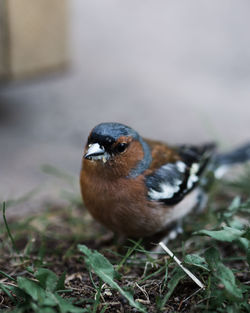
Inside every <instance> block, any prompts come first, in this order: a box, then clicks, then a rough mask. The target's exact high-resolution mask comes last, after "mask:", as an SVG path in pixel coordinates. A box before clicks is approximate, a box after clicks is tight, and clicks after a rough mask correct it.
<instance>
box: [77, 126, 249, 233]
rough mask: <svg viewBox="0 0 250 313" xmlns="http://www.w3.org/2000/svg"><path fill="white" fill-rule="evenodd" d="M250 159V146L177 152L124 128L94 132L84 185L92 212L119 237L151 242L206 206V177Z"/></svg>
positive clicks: (184, 147) (84, 166)
mask: <svg viewBox="0 0 250 313" xmlns="http://www.w3.org/2000/svg"><path fill="white" fill-rule="evenodd" d="M248 159H250V145H249V144H248V145H246V146H245V147H243V148H240V149H238V150H235V151H234V152H233V153H231V154H224V155H223V154H220V155H218V154H216V152H215V145H214V144H205V145H201V146H193V145H182V146H176V147H172V146H169V145H167V144H165V143H162V142H159V141H152V140H148V139H144V138H142V137H141V136H140V135H139V134H138V133H137V132H136V131H135V130H133V129H132V128H130V127H128V126H126V125H123V124H119V123H102V124H99V125H97V126H96V127H95V128H94V129H93V130H92V131H91V133H90V135H89V137H88V141H87V144H86V147H85V150H84V157H83V162H82V170H81V175H80V184H81V192H82V196H83V200H84V203H85V206H86V208H87V209H88V210H89V212H90V213H91V214H92V216H93V217H94V218H95V219H96V220H97V221H99V222H100V223H102V224H103V225H105V226H106V227H107V228H109V229H111V230H112V231H114V232H115V233H118V234H122V235H125V236H129V237H135V238H136V237H147V236H151V235H154V234H156V233H159V232H162V231H164V230H165V229H168V227H169V226H170V225H172V224H173V223H175V222H177V221H179V220H181V219H182V218H183V217H184V216H185V215H187V214H188V213H190V212H191V211H192V210H193V209H194V208H195V207H197V206H198V205H199V204H200V202H201V198H202V197H201V195H202V192H203V191H202V188H200V187H199V183H200V181H201V177H202V176H204V173H205V171H206V170H207V169H208V168H210V169H212V170H213V172H214V173H216V171H215V170H217V173H218V175H219V171H220V174H221V172H222V168H225V167H226V166H228V165H229V164H231V163H237V162H238V161H245V160H248Z"/></svg>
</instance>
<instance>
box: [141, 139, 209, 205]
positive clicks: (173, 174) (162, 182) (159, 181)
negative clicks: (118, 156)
mask: <svg viewBox="0 0 250 313" xmlns="http://www.w3.org/2000/svg"><path fill="white" fill-rule="evenodd" d="M214 150H215V145H214V144H207V145H203V146H199V147H197V146H188V145H185V146H180V147H177V148H175V152H176V154H177V155H178V159H177V160H176V161H174V162H173V161H172V162H167V163H165V164H163V165H162V166H160V167H159V168H157V169H155V170H154V171H152V173H150V174H148V175H146V178H145V183H146V186H147V189H148V197H149V199H150V200H154V201H161V202H164V203H165V204H176V203H178V202H179V201H181V200H182V199H183V197H184V196H185V195H186V194H187V193H189V192H190V191H191V190H193V189H194V187H195V186H196V185H197V183H198V182H199V179H200V176H201V175H202V173H203V171H204V169H205V168H206V166H207V164H208V162H209V160H210V159H211V157H212V156H213V154H214Z"/></svg>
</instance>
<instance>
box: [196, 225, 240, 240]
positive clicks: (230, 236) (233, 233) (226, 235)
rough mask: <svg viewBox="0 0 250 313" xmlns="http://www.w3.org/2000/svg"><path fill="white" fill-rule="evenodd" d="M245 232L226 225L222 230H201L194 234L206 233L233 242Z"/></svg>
mask: <svg viewBox="0 0 250 313" xmlns="http://www.w3.org/2000/svg"><path fill="white" fill-rule="evenodd" d="M244 234H245V231H244V230H239V229H236V228H232V227H228V226H224V227H223V229H222V230H206V229H203V230H200V231H197V232H195V233H194V235H205V236H209V237H211V238H213V239H216V240H220V241H227V242H232V241H234V240H237V239H239V238H241V237H242V236H243V235H244Z"/></svg>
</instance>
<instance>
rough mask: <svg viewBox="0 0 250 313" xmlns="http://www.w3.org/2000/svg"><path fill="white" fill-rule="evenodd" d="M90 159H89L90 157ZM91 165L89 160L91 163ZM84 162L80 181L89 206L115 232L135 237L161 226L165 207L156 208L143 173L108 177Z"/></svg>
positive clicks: (93, 213)
mask: <svg viewBox="0 0 250 313" xmlns="http://www.w3.org/2000/svg"><path fill="white" fill-rule="evenodd" d="M86 162H87V161H86ZM88 165H89V164H88ZM88 165H87V166H85V164H83V169H82V171H81V177H80V183H81V192H82V196H83V200H84V203H85V206H86V208H87V209H88V210H89V212H90V213H91V215H92V216H93V217H94V218H95V219H96V220H98V221H99V222H100V223H102V224H103V225H105V226H106V227H107V228H109V229H111V230H113V231H114V232H117V233H120V234H125V235H127V236H132V237H141V236H143V237H145V236H149V235H150V234H152V233H155V230H156V229H157V228H158V229H159V228H160V224H161V223H162V216H161V210H157V209H156V208H152V205H153V204H151V203H150V201H148V200H147V190H146V187H145V184H144V181H143V179H144V177H143V176H142V175H140V176H138V177H137V178H135V179H133V180H132V183H131V179H129V178H116V179H113V180H110V179H107V177H102V176H100V175H92V174H93V173H92V172H91V167H89V166H88Z"/></svg>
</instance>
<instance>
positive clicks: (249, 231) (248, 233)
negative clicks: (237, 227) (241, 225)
mask: <svg viewBox="0 0 250 313" xmlns="http://www.w3.org/2000/svg"><path fill="white" fill-rule="evenodd" d="M243 237H244V238H246V239H247V240H250V227H248V228H247V229H246V232H245V234H244V236H243Z"/></svg>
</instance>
